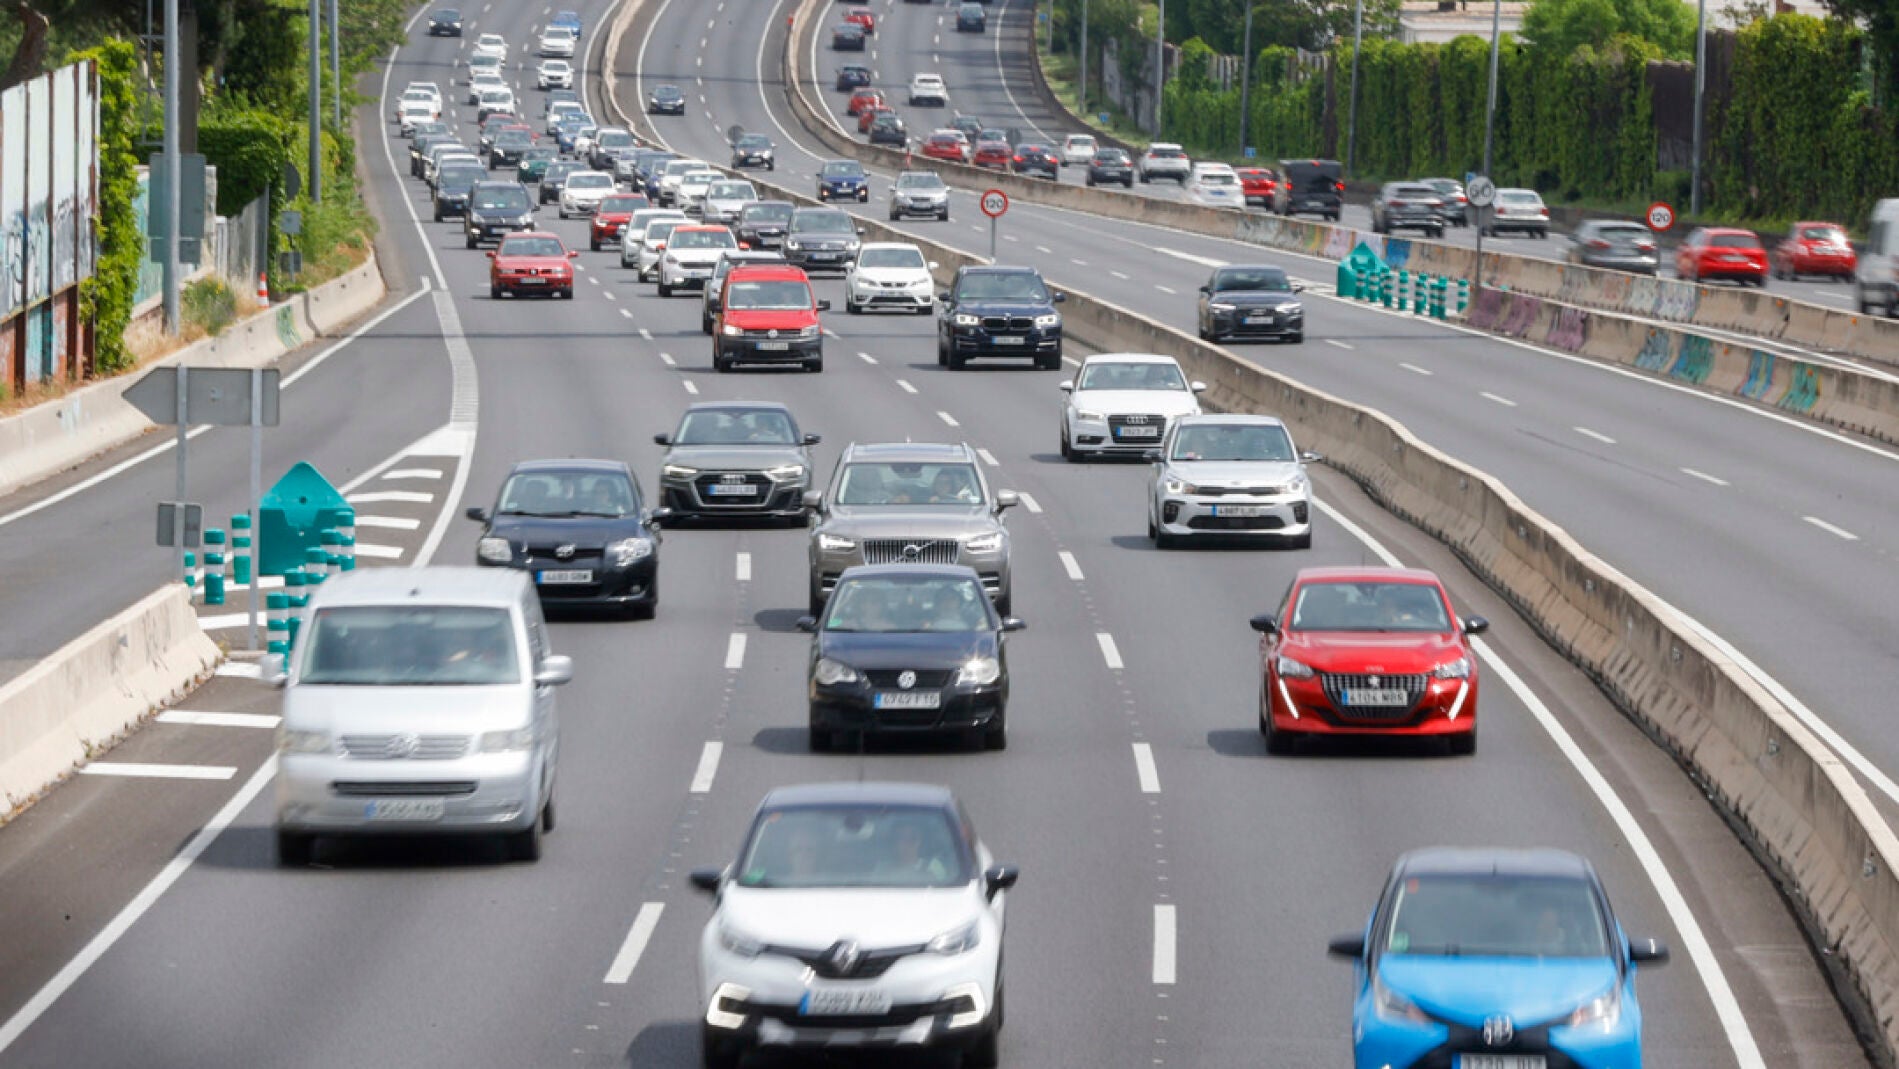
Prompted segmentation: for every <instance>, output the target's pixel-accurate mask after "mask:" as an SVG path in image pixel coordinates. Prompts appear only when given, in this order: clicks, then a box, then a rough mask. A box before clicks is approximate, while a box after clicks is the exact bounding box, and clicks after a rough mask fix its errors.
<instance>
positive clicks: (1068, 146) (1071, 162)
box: [1061, 134, 1100, 167]
mask: <svg viewBox="0 0 1899 1069" xmlns="http://www.w3.org/2000/svg"><path fill="white" fill-rule="evenodd" d="M1099 147H1100V146H1099V145H1098V144H1096V143H1095V138H1094V135H1093V134H1069V135H1068V136H1067V137H1066V138H1064V139H1063V140H1062V152H1061V157H1062V166H1063V167H1086V166H1088V161H1090V160H1092V159H1094V158H1095V149H1097V148H1099Z"/></svg>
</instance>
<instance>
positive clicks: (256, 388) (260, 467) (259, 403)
mask: <svg viewBox="0 0 1899 1069" xmlns="http://www.w3.org/2000/svg"><path fill="white" fill-rule="evenodd" d="M263 497H264V370H263V369H262V368H256V369H253V370H252V371H251V495H250V498H249V499H248V501H247V503H246V504H245V506H244V509H245V511H246V512H249V513H250V514H251V531H250V534H251V591H250V610H249V612H248V613H247V615H246V617H245V620H246V624H247V628H246V636H245V646H244V648H245V649H247V650H255V649H256V648H257V600H258V599H257V587H258V585H259V583H260V581H261V579H262V577H261V576H259V575H258V574H257V550H258V548H259V539H258V531H259V526H258V524H259V523H260V522H261V521H262V520H263V517H262V516H260V515H259V514H258V502H260V501H262V500H263Z"/></svg>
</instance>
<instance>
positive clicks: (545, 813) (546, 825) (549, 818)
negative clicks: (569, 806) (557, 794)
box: [541, 791, 557, 833]
mask: <svg viewBox="0 0 1899 1069" xmlns="http://www.w3.org/2000/svg"><path fill="white" fill-rule="evenodd" d="M556 818H557V814H556V813H555V812H554V795H553V792H551V791H550V792H549V793H548V795H547V802H546V804H544V805H542V806H541V831H542V832H544V833H545V832H550V831H553V830H554V824H555V822H556Z"/></svg>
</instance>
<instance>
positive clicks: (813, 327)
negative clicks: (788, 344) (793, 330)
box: [798, 323, 820, 338]
mask: <svg viewBox="0 0 1899 1069" xmlns="http://www.w3.org/2000/svg"><path fill="white" fill-rule="evenodd" d="M819 329H820V328H819V327H818V325H817V324H816V323H809V324H806V325H805V326H802V327H799V328H798V337H800V338H815V337H817V336H818V333H819Z"/></svg>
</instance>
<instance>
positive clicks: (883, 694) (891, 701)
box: [872, 690, 943, 709]
mask: <svg viewBox="0 0 1899 1069" xmlns="http://www.w3.org/2000/svg"><path fill="white" fill-rule="evenodd" d="M872 704H874V705H875V706H876V707H877V708H879V709H935V708H938V707H939V706H941V705H942V704H943V695H941V694H939V693H938V692H936V691H933V690H882V691H878V692H877V697H876V699H875V700H874V701H873V703H872Z"/></svg>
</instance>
